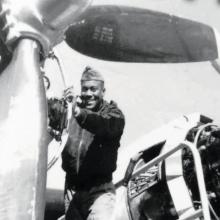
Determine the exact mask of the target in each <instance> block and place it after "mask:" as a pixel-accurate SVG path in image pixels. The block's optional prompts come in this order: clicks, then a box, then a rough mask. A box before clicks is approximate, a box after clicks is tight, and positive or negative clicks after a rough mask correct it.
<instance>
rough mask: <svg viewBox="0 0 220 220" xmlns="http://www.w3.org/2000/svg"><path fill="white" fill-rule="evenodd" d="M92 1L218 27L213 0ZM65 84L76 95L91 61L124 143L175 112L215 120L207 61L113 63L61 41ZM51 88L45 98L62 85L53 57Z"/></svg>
mask: <svg viewBox="0 0 220 220" xmlns="http://www.w3.org/2000/svg"><path fill="white" fill-rule="evenodd" d="M92 4H93V5H102V4H111V5H112V4H117V5H128V6H134V7H140V8H147V9H153V10H157V11H162V12H167V13H170V14H174V15H177V16H181V17H185V18H189V19H193V20H196V21H200V22H203V23H206V24H209V25H211V26H214V27H216V29H219V30H220V22H219V21H220V13H219V12H220V5H219V4H218V3H217V1H216V0H209V1H207V0H194V1H193V0H191V1H190V0H147V1H146V0H138V1H131V0H129V1H128V0H117V1H113V0H108V1H107V0H106V1H104V0H99V1H98V0H96V1H93V3H92ZM56 51H57V53H58V55H59V57H60V59H61V62H62V64H63V68H64V71H65V78H66V82H67V84H68V85H69V86H71V85H74V88H75V93H76V94H79V90H80V89H79V80H80V76H81V73H82V71H83V69H84V68H85V66H87V65H90V66H92V67H94V68H96V69H97V70H99V71H100V72H102V74H103V76H104V77H105V79H106V89H107V92H106V99H107V100H115V101H116V102H117V103H118V106H119V107H120V108H121V109H122V111H123V112H124V114H125V117H126V127H125V132H124V135H123V138H122V145H128V144H131V143H132V142H134V141H136V140H137V139H138V138H140V137H141V136H143V135H145V134H146V133H147V132H149V131H151V130H152V129H154V128H157V127H159V126H161V125H163V124H165V123H167V122H169V121H170V120H172V119H175V118H176V117H178V116H179V115H182V114H188V113H192V112H202V113H204V114H206V115H209V116H210V117H213V118H214V119H215V120H217V121H220V114H219V113H218V109H220V87H219V85H220V75H218V73H217V72H216V71H215V70H214V69H213V67H212V66H211V65H210V63H209V62H203V63H189V64H131V63H114V62H106V61H102V60H97V59H93V58H89V57H86V56H84V55H81V54H79V53H78V52H75V51H73V50H72V49H71V48H69V47H68V46H67V45H66V44H65V43H62V44H60V45H58V46H57V47H56ZM46 73H47V75H48V76H49V78H50V80H51V83H52V86H51V89H50V91H49V92H48V94H49V96H58V97H59V96H60V95H61V94H62V90H63V89H64V85H63V83H62V80H61V77H60V73H59V70H58V66H57V64H56V62H55V61H51V60H49V61H47V64H46Z"/></svg>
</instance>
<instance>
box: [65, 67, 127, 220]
mask: <svg viewBox="0 0 220 220" xmlns="http://www.w3.org/2000/svg"><path fill="white" fill-rule="evenodd" d="M66 93H67V96H69V95H70V93H68V91H67V92H66ZM104 94H105V85H104V78H103V77H102V75H101V74H100V73H99V72H98V71H96V70H94V69H92V68H89V67H87V68H86V69H85V71H84V72H83V74H82V78H81V96H80V99H81V102H80V103H79V104H75V105H74V107H73V117H72V121H71V124H70V129H69V132H70V134H69V139H68V141H67V144H66V146H65V148H64V150H63V152H62V159H63V163H62V167H63V169H64V170H65V172H66V184H65V205H66V207H65V208H66V220H70V219H72V220H73V219H74V220H78V219H81V220H84V219H85V220H103V219H108V218H110V217H111V214H112V213H113V209H114V205H115V188H114V185H113V183H112V173H113V172H114V171H115V169H116V161H117V151H118V148H119V146H120V139H121V136H122V133H123V129H124V125H125V119H124V115H123V113H122V112H121V110H120V109H119V108H118V107H117V105H116V103H115V102H113V101H111V102H110V103H108V102H107V101H105V100H104V99H103V97H104Z"/></svg>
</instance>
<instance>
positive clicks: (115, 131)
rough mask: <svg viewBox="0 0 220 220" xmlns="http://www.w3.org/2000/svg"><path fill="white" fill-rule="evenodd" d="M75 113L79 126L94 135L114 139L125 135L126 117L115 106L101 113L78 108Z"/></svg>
mask: <svg viewBox="0 0 220 220" xmlns="http://www.w3.org/2000/svg"><path fill="white" fill-rule="evenodd" d="M75 113H76V114H75V117H76V120H77V122H78V123H79V125H80V126H81V127H82V128H84V129H86V130H88V131H89V132H91V133H93V134H96V135H98V136H105V137H108V138H114V137H120V136H121V135H122V133H123V129H124V125H125V119H124V115H123V113H122V112H121V110H119V109H118V108H117V107H116V106H115V105H111V106H110V107H109V108H108V109H106V110H104V111H101V112H92V111H90V110H88V109H84V108H79V107H78V108H76V111H75Z"/></svg>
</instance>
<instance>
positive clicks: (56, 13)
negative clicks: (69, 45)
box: [0, 0, 91, 55]
mask: <svg viewBox="0 0 220 220" xmlns="http://www.w3.org/2000/svg"><path fill="white" fill-rule="evenodd" d="M90 2H91V1H90V0H80V1H78V0H72V1H69V0H60V1H57V0H36V1H28V0H27V1H24V0H1V1H0V35H1V38H2V39H3V41H4V42H5V43H6V44H7V45H9V46H11V45H13V44H14V43H15V42H16V41H17V40H18V39H19V38H25V37H26V38H32V39H35V40H36V41H37V42H39V43H40V44H41V47H42V49H43V52H44V54H46V55H48V53H49V51H50V50H51V48H52V47H53V46H55V45H56V44H58V43H59V42H61V41H62V40H63V38H64V32H65V30H66V29H67V28H68V26H69V25H70V24H72V23H73V22H74V21H75V20H76V18H78V17H79V15H81V13H82V12H83V11H84V10H85V8H87V6H88V5H89V3H90Z"/></svg>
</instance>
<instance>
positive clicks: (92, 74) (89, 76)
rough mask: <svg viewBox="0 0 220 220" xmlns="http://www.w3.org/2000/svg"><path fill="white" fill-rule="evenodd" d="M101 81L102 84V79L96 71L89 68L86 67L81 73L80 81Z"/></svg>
mask: <svg viewBox="0 0 220 220" xmlns="http://www.w3.org/2000/svg"><path fill="white" fill-rule="evenodd" d="M91 80H95V81H102V82H104V78H103V76H102V75H101V73H99V72H98V71H97V70H94V69H92V68H91V67H90V66H87V67H86V68H85V70H84V71H83V74H82V78H81V81H91Z"/></svg>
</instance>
